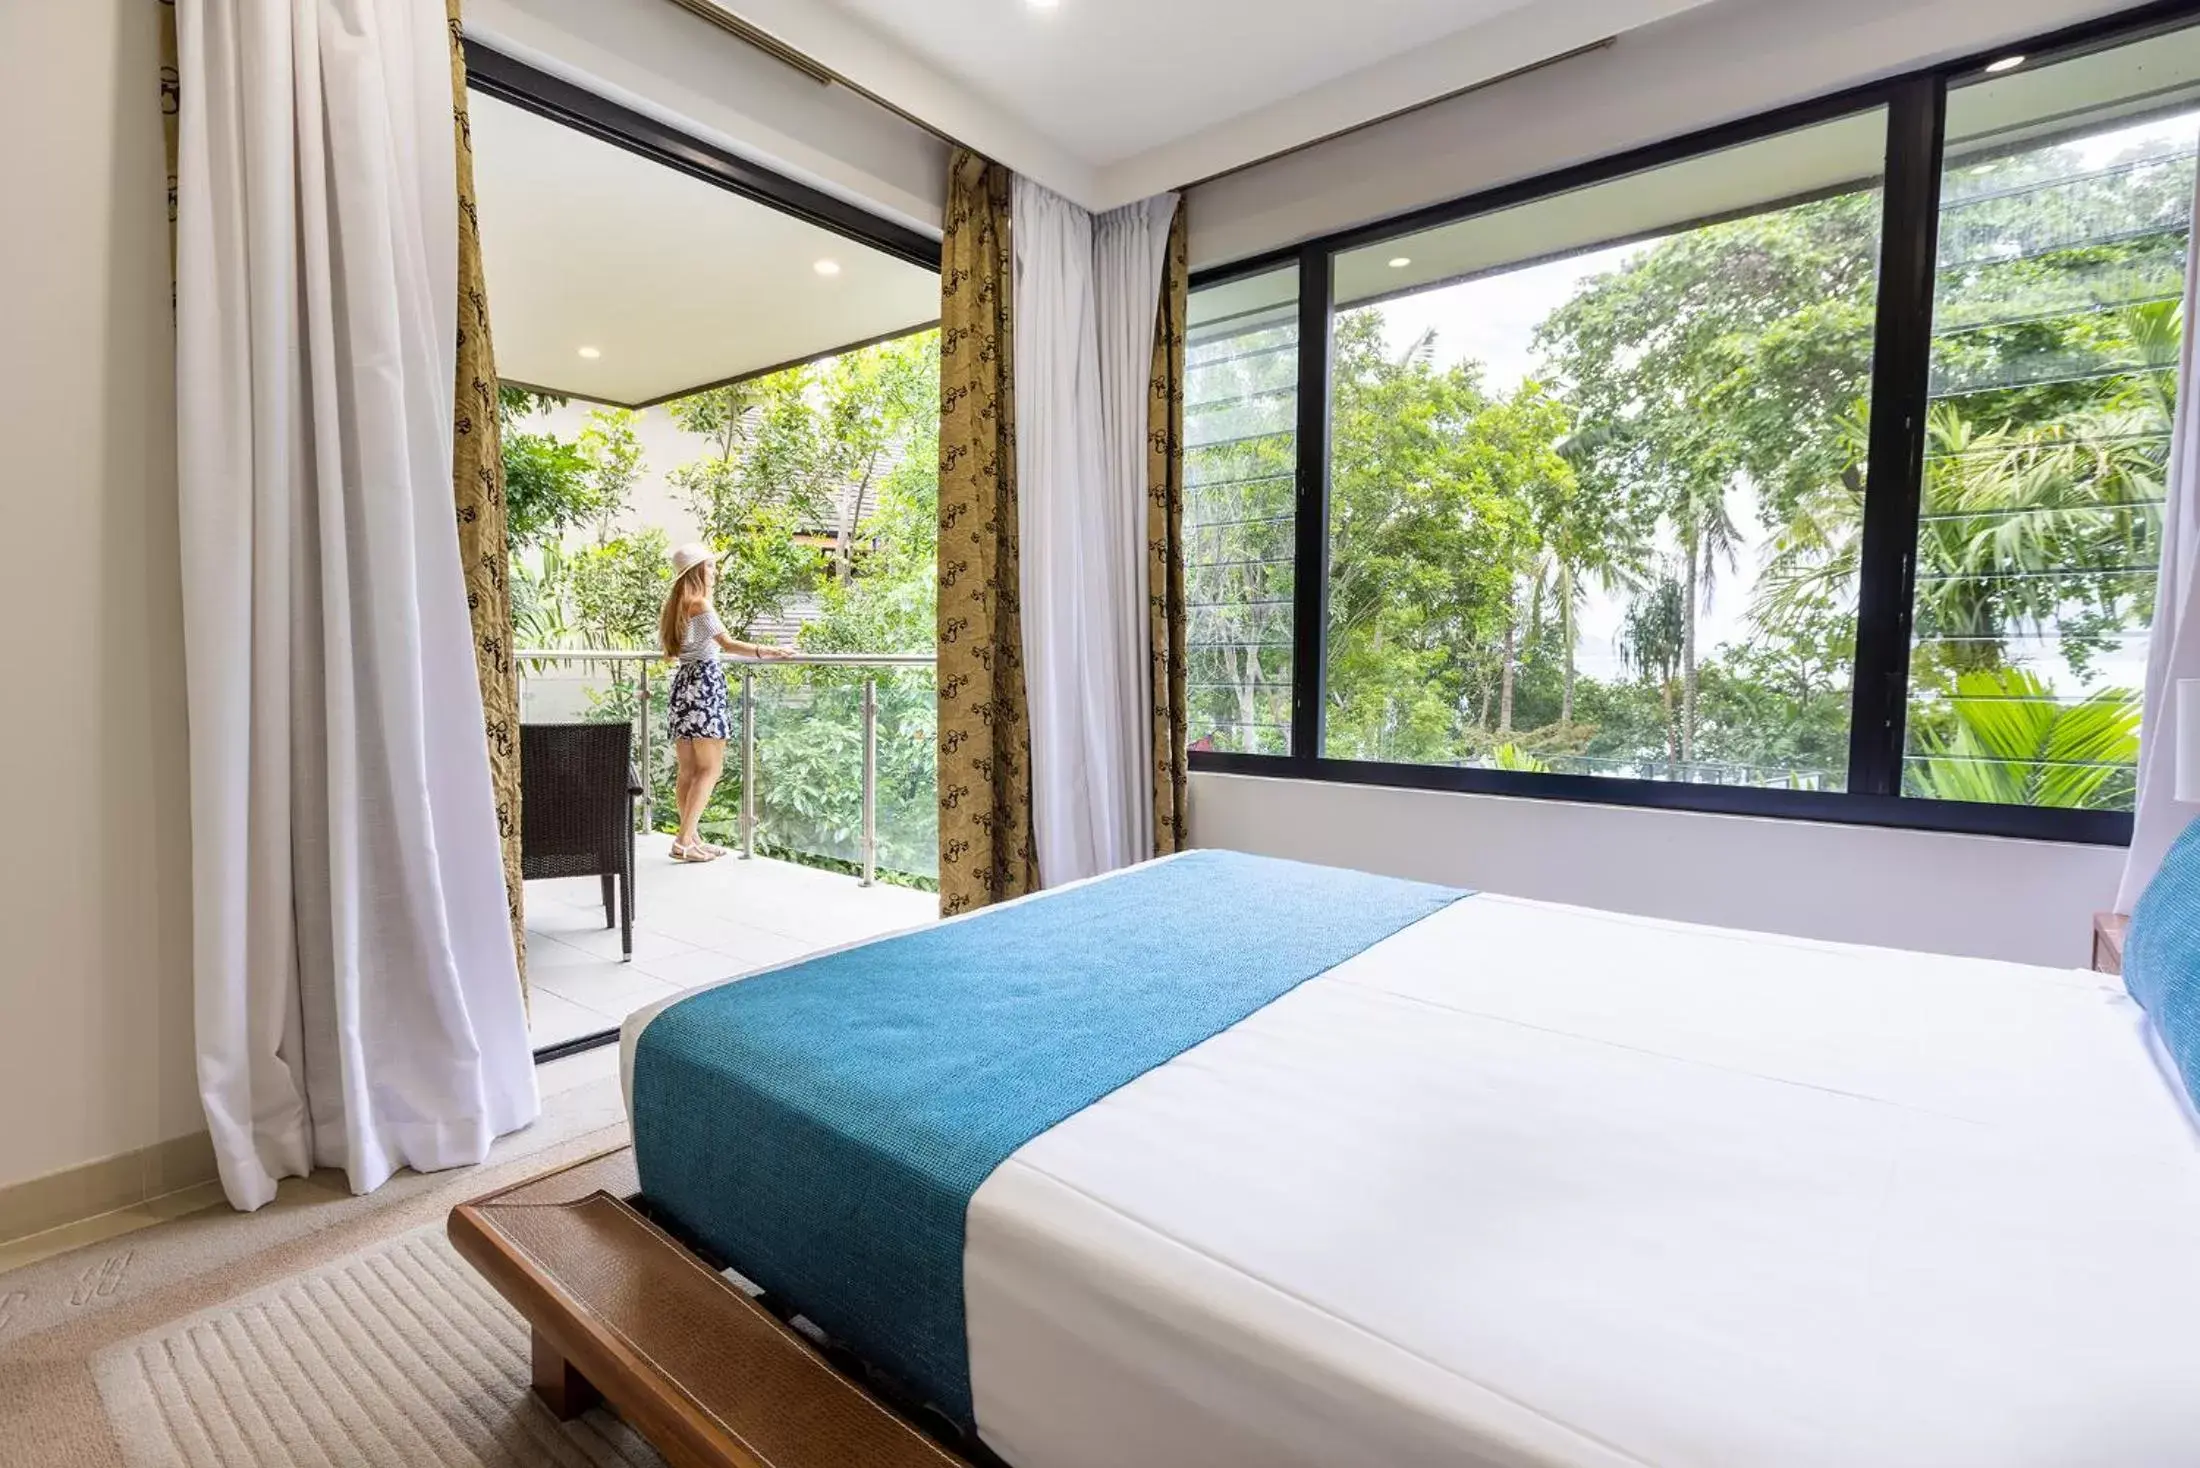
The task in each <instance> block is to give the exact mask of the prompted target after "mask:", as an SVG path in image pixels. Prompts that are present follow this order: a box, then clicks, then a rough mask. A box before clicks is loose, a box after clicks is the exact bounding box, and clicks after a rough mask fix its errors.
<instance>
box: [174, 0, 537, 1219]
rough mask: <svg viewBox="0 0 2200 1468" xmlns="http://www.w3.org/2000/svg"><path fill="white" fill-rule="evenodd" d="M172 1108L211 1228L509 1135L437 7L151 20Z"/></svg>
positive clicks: (347, 1)
mask: <svg viewBox="0 0 2200 1468" xmlns="http://www.w3.org/2000/svg"><path fill="white" fill-rule="evenodd" d="M177 22H178V37H177V40H178V50H179V62H180V72H181V76H180V80H181V83H182V100H183V111H182V117H181V122H180V127H181V139H180V153H179V158H178V168H179V179H178V199H179V219H178V227H179V232H178V240H177V248H178V260H177V287H176V294H177V301H176V307H177V345H176V350H177V378H178V417H179V421H178V447H179V455H180V477H181V491H180V492H181V518H182V529H183V542H184V545H183V560H184V566H183V570H184V646H185V654H186V680H187V687H188V696H189V710H190V721H191V722H190V731H189V733H190V743H191V820H192V842H193V864H194V894H193V897H194V907H193V912H194V930H195V954H194V962H195V967H196V975H197V1030H198V1055H199V1084H200V1091H201V1094H202V1096H203V1098H204V1100H205V1104H206V1114H207V1121H208V1124H209V1127H210V1128H211V1130H212V1132H213V1137H214V1145H215V1152H216V1155H217V1157H218V1159H219V1162H220V1167H221V1177H222V1184H223V1186H224V1188H225V1189H226V1190H227V1191H228V1194H229V1199H230V1201H231V1202H232V1203H234V1204H235V1205H236V1206H238V1207H240V1208H256V1207H258V1206H259V1205H261V1204H262V1203H265V1202H267V1201H268V1200H269V1199H270V1198H272V1197H273V1196H274V1193H275V1183H276V1180H277V1179H279V1178H282V1177H285V1176H289V1175H292V1174H297V1173H303V1172H306V1171H308V1170H309V1169H311V1168H313V1167H316V1166H331V1167H340V1168H343V1169H344V1170H345V1171H346V1172H347V1173H348V1174H349V1176H350V1182H351V1186H352V1188H353V1189H354V1190H355V1191H359V1192H364V1191H367V1190H369V1189H372V1188H374V1187H377V1186H379V1185H380V1184H381V1183H382V1182H383V1181H384V1180H385V1179H387V1178H388V1177H389V1175H390V1174H391V1172H392V1171H394V1170H395V1169H396V1168H398V1167H400V1166H412V1167H416V1168H422V1169H427V1168H439V1167H450V1166H455V1165H459V1164H463V1163H472V1162H479V1161H480V1160H482V1158H483V1157H484V1156H485V1155H486V1153H487V1150H488V1147H489V1143H490V1141H491V1139H492V1138H494V1137H496V1136H497V1135H499V1134H500V1133H503V1132H507V1131H512V1130H514V1129H516V1128H518V1127H521V1126H524V1125H526V1124H527V1123H528V1122H529V1121H531V1120H532V1119H533V1118H534V1116H535V1114H536V1111H537V1109H538V1103H537V1099H536V1092H535V1081H534V1070H533V1066H532V1063H531V1058H530V1056H529V1053H528V1041H527V1029H526V1019H525V1015H524V1012H523V1009H522V1005H521V999H520V989H519V982H518V974H517V965H516V962H515V958H514V954H513V951H512V941H511V936H510V931H509V929H508V927H507V925H506V916H505V905H504V890H503V877H502V869H501V865H500V860H499V854H498V843H497V828H496V818H495V811H494V807H493V804H492V797H491V793H490V784H489V766H488V752H487V749H486V747H485V746H484V743H483V740H482V734H481V692H480V687H479V685H478V683H477V682H476V678H475V673H474V659H473V650H472V638H471V633H470V630H469V627H468V622H467V611H466V601H465V591H464V587H463V584H462V580H461V575H460V568H459V561H458V541H457V531H456V526H455V521H454V518H453V501H452V491H451V437H452V426H451V416H452V377H453V374H454V371H455V356H456V345H455V331H456V311H457V304H456V298H457V186H456V180H455V174H454V168H455V162H454V156H453V146H452V137H451V75H450V62H449V54H448V51H447V45H448V38H447V33H446V31H445V22H444V11H443V6H442V4H441V0H195V3H185V4H183V5H180V6H179V7H178V15H177Z"/></svg>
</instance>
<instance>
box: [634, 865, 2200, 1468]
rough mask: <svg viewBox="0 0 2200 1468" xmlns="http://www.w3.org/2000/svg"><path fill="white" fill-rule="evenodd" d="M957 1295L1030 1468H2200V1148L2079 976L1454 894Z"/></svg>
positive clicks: (1173, 1089)
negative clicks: (1428, 1467) (1349, 1467)
mask: <svg viewBox="0 0 2200 1468" xmlns="http://www.w3.org/2000/svg"><path fill="white" fill-rule="evenodd" d="M1028 900H1035V901H1045V900H1048V899H1047V898H1045V897H1040V898H1036V899H1028ZM656 1012H657V1011H655V1010H645V1011H643V1012H641V1013H639V1014H637V1015H635V1016H634V1017H633V1018H631V1019H630V1020H629V1021H628V1023H627V1026H626V1031H625V1035H624V1044H623V1050H624V1054H625V1059H626V1064H627V1068H628V1072H629V1074H631V1067H632V1060H633V1053H634V1047H635V1044H636V1041H637V1038H638V1036H639V1035H640V1033H641V1031H642V1030H643V1029H644V1028H645V1027H646V1026H647V1024H648V1023H649V1022H650V1020H651V1018H652V1017H653V1015H654V1014H655V1013H656ZM736 1262H737V1263H738V1261H736ZM963 1267H964V1290H965V1307H966V1317H967V1328H968V1346H969V1368H970V1384H971V1391H972V1396H973V1401H974V1406H975V1415H976V1420H977V1423H978V1427H979V1431H980V1434H981V1435H982V1436H983V1438H984V1439H985V1441H986V1443H987V1444H988V1445H989V1446H990V1447H991V1448H993V1450H994V1451H996V1452H997V1453H999V1454H1000V1455H1001V1456H1002V1457H1003V1458H1004V1459H1006V1460H1007V1461H1008V1462H1009V1463H1011V1464H1013V1465H1015V1468H1088V1465H1090V1468H1098V1465H1101V1464H1121V1463H1143V1464H1194V1463H1198V1464H1235V1463H1246V1464H1253V1463H1258V1464H1263V1465H1269V1464H1274V1465H1302V1464H1303V1465H1313V1464H1335V1463H1354V1464H1439V1463H1441V1464H1470V1465H1471V1464H1485V1465H1502V1468H1514V1465H1575V1464H1580V1465H1590V1464H1596V1465H1602V1464H1646V1463H1647V1464H1691V1465H1694V1464H1705V1465H1709V1464H1722V1465H1723V1464H1735V1465H1760V1464H1773V1465H1782V1468H1786V1465H1818V1464H1827V1465H1831V1464H1844V1465H1846V1464H1859V1465H1864V1464H1868V1465H1875V1468H1877V1465H1887V1468H1894V1465H1911V1464H1915V1465H1921V1468H1922V1465H1933V1468H1961V1465H1974V1464H1975V1465H1982V1468H1983V1465H1993V1468H2025V1465H2040V1468H2046V1465H2058V1468H2061V1465H2070V1464H2079V1463H2086V1464H2090V1463H2115V1464H2118V1465H2163V1468H2173V1465H2187V1464H2200V1389H2196V1388H2195V1385H2194V1383H2196V1382H2200V1126H2196V1125H2195V1121H2194V1118H2193V1116H2192V1114H2191V1112H2190V1109H2189V1107H2187V1106H2186V1105H2185V1103H2184V1101H2183V1098H2182V1096H2181V1093H2179V1092H2178V1091H2177V1090H2176V1088H2174V1087H2173V1086H2172V1085H2171V1084H2170V1082H2169V1080H2168V1079H2167V1077H2166V1076H2165V1074H2164V1072H2163V1070H2162V1069H2161V1067H2160V1065H2159V1063H2158V1061H2157V1058H2156V1056H2155V1055H2154V1054H2153V1053H2152V1052H2151V1051H2150V1049H2149V1046H2148V1041H2147V1038H2146V1030H2145V1028H2144V1023H2143V1019H2142V1017H2141V1016H2140V1014H2139V1012H2138V1010H2137V1008H2136V1006H2135V1005H2133V1004H2132V1003H2131V1001H2130V1000H2129V999H2128V997H2126V996H2125V995H2124V994H2123V992H2122V990H2121V988H2120V986H2118V985H2117V984H2116V983H2115V982H2114V981H2113V980H2103V979H2100V978H2098V977H2096V976H2092V975H2088V974H2084V973H2076V972H2060V971H2053V970H2044V969H2036V968H2028V967H2024V966H2020V965H2013V964H2004V963H1992V962H1986V961H1982V960H1969V959H1956V958H1947V957H1936V956H1930V955H1923V954H1915V953H1905V952H1896V951H1890V950H1882V949H1870V948H1860V947H1849V946H1843V945H1836V944H1824V943H1811V942H1804V941H1799V940H1792V939H1784V938H1776V937H1770V936H1766V935H1761V934H1749V933H1741V932H1733V931H1727V930H1720V929H1711V928H1702V927H1693V926H1689V925H1684V924H1673V923H1663V922H1657V921H1652V920H1647V919H1641V918H1631V917H1621V916H1616V915H1613V914H1608V913H1599V912H1592V911H1586V910H1582V909H1574V908H1567V907H1561V906H1554V905H1551V904H1544V903H1535V902H1527V901H1521V900H1516V899H1510V898H1504V897H1498V896H1491V895H1483V896H1478V897H1472V898H1468V899H1466V900H1464V901H1461V902H1458V903H1456V904H1454V905H1452V906H1450V907H1447V908H1445V909H1443V910H1442V911H1440V912H1438V913H1436V914H1435V915H1434V916H1432V917H1429V918H1426V919H1424V920H1422V921H1421V922H1419V923H1416V924H1414V925H1413V926H1411V927H1408V928H1406V929H1405V930H1403V931H1401V932H1399V933H1397V934H1395V935H1394V936H1392V937H1389V938H1386V939H1384V940H1383V941H1381V942H1379V943H1377V944H1375V945H1374V946H1373V947H1371V948H1369V949H1367V950H1366V951H1365V952H1362V953H1360V954H1359V955H1358V956H1357V957H1354V958H1351V959H1349V960H1347V961H1345V962H1343V963H1341V964H1338V965H1337V966H1335V967H1334V968H1332V969H1330V970H1328V971H1326V972H1324V973H1322V974H1321V975H1320V976H1318V977H1316V978H1314V979H1312V980H1310V981H1308V982H1306V983H1304V984H1301V985H1300V986H1298V987H1297V988H1296V989H1294V990H1292V991H1291V992H1290V993H1288V994H1285V995H1284V996H1283V997H1282V998H1280V999H1277V1000H1276V1001H1275V1002H1273V1003H1271V1004H1268V1005H1267V1006H1265V1007H1264V1008H1262V1009H1260V1010H1259V1011H1258V1012H1256V1013H1254V1014H1253V1015H1252V1016H1251V1017H1250V1018H1247V1019H1245V1020H1242V1021H1240V1022H1239V1023H1238V1024H1236V1025H1234V1026H1232V1027H1231V1028H1230V1029H1228V1030H1226V1031H1224V1032H1223V1033H1221V1034H1219V1035H1216V1036H1215V1037H1213V1038H1212V1039H1209V1040H1206V1041H1205V1042H1203V1043H1201V1044H1198V1045H1196V1046H1194V1047H1192V1048H1191V1049H1189V1050H1186V1051H1185V1052H1184V1053H1183V1054H1181V1055H1179V1056H1178V1057H1177V1058H1176V1059H1174V1060H1172V1061H1170V1062H1168V1063H1167V1064H1165V1065H1162V1066H1160V1067H1159V1068H1158V1069H1155V1070H1152V1071H1149V1072H1148V1073H1146V1074H1145V1075H1143V1076H1141V1077H1139V1078H1138V1079H1136V1080H1134V1081H1132V1082H1130V1083H1129V1084H1127V1085H1125V1086H1123V1087H1121V1088H1120V1089H1119V1090H1116V1091H1114V1092H1113V1093H1111V1094H1109V1095H1108V1096H1106V1097H1105V1098H1104V1099H1102V1100H1100V1101H1098V1102H1096V1103H1095V1104H1093V1105H1091V1106H1089V1107H1087V1108H1085V1109H1084V1110H1082V1111H1080V1112H1079V1113H1077V1114H1076V1115H1074V1116H1072V1117H1070V1118H1069V1119H1068V1120H1067V1121H1064V1122H1061V1123H1059V1124H1058V1125H1056V1126H1054V1127H1053V1128H1052V1129H1050V1130H1048V1131H1046V1132H1044V1133H1043V1134H1042V1135H1040V1136H1038V1137H1037V1138H1036V1139H1035V1140H1033V1141H1031V1142H1029V1143H1027V1144H1026V1145H1024V1146H1023V1147H1022V1148H1020V1149H1018V1150H1017V1151H1016V1152H1015V1153H1014V1154H1013V1155H1011V1156H1010V1157H1009V1159H1008V1160H1007V1161H1006V1162H1005V1163H1003V1164H1002V1165H1001V1166H1000V1167H999V1168H998V1169H996V1170H995V1171H994V1172H993V1173H992V1174H991V1175H990V1176H989V1177H988V1178H987V1179H986V1181H985V1182H984V1183H983V1184H982V1186H980V1187H979V1188H978V1190H977V1192H976V1194H975V1195H974V1197H973V1198H972V1199H971V1202H970V1205H969V1210H968V1218H967V1240H966V1244H965V1255H964V1260H963Z"/></svg>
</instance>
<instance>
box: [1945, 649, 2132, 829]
mask: <svg viewBox="0 0 2200 1468" xmlns="http://www.w3.org/2000/svg"><path fill="white" fill-rule="evenodd" d="M2139 707H2140V699H2139V695H2138V694H2137V693H2135V692H2132V691H2131V690H2129V689H2122V688H2103V689H2100V690H2098V691H2097V692H2094V693H2092V694H2089V695H2087V696H2086V698H2085V699H2084V700H2083V701H2082V702H2079V703H2076V704H2068V705H2065V704H2058V703H2057V702H2055V700H2054V697H2053V694H2052V691H2051V690H2050V689H2049V688H2048V687H2047V685H2046V684H2044V683H2042V682H2041V681H2040V680H2039V679H2038V678H2037V677H2036V676H2034V675H2033V674H2031V673H2028V672H2025V671H2024V670H2023V669H2021V668H2005V669H2001V670H1999V671H1975V672H1967V673H1962V674H1959V675H1958V676H1957V678H1956V685H1955V696H1954V697H1953V698H1951V699H1950V700H1949V701H1948V710H1949V713H1950V715H1951V718H1950V719H1949V720H1948V727H1947V731H1946V732H1945V733H1938V734H1935V733H1928V734H1926V735H1925V736H1924V738H1923V740H1922V747H1923V749H1924V752H1925V757H1924V760H1923V762H1922V764H1921V765H1918V766H1916V767H1914V768H1913V771H1912V773H1911V775H1910V777H1909V785H1910V789H1911V791H1912V793H1914V794H1919V795H1929V796H1932V797H1934V798H1936V799H1940V800H1979V801H1989V802H1992V803H1993V804H1996V805H2052V806H2064V807H2071V808H2076V809H2083V810H2128V809H2129V808H2130V806H2131V801H2132V795H2133V774H2132V770H2133V766H2134V765H2135V764H2136V763H2137V761H2138V758H2139Z"/></svg>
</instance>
